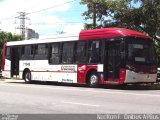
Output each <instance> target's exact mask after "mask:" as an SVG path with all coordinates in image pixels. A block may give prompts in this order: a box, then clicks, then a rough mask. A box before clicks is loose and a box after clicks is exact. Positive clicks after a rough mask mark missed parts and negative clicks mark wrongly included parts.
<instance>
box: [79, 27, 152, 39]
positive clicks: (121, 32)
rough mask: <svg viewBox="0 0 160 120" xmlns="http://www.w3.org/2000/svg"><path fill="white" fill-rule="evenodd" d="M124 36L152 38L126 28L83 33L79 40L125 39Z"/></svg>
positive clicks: (102, 29) (85, 31)
mask: <svg viewBox="0 0 160 120" xmlns="http://www.w3.org/2000/svg"><path fill="white" fill-rule="evenodd" d="M123 36H133V37H141V38H150V37H149V36H147V35H144V34H142V33H140V32H137V31H134V30H129V29H125V28H101V29H94V30H83V31H81V32H80V35H79V40H91V39H101V38H115V37H123Z"/></svg>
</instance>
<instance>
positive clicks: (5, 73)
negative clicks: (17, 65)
mask: <svg viewBox="0 0 160 120" xmlns="http://www.w3.org/2000/svg"><path fill="white" fill-rule="evenodd" d="M4 69H5V70H4V71H2V76H4V77H6V78H10V77H11V61H10V60H8V59H5V67H4Z"/></svg>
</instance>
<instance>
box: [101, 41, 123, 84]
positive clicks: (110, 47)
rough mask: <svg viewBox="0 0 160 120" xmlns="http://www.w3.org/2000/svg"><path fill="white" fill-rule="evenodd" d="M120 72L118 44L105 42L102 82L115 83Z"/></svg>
mask: <svg viewBox="0 0 160 120" xmlns="http://www.w3.org/2000/svg"><path fill="white" fill-rule="evenodd" d="M119 72H120V42H117V41H115V42H111V41H109V42H106V45H105V58H104V80H106V81H116V80H118V78H119V76H120V75H119Z"/></svg>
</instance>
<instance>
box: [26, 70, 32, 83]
mask: <svg viewBox="0 0 160 120" xmlns="http://www.w3.org/2000/svg"><path fill="white" fill-rule="evenodd" d="M24 81H25V83H31V82H32V80H31V72H30V71H29V70H27V71H26V72H25V73H24Z"/></svg>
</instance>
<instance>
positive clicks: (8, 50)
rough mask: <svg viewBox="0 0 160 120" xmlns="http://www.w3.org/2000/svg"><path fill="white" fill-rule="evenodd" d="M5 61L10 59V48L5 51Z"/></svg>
mask: <svg viewBox="0 0 160 120" xmlns="http://www.w3.org/2000/svg"><path fill="white" fill-rule="evenodd" d="M6 59H8V60H10V59H11V48H10V47H7V49H6Z"/></svg>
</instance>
